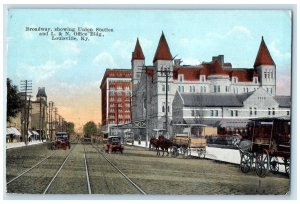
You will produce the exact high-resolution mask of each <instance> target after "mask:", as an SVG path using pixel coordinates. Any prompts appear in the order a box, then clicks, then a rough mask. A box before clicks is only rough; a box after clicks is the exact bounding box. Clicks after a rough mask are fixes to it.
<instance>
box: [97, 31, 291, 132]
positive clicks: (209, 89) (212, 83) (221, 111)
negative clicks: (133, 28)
mask: <svg viewBox="0 0 300 204" xmlns="http://www.w3.org/2000/svg"><path fill="white" fill-rule="evenodd" d="M181 63H182V62H181V60H180V59H174V58H173V56H172V54H171V51H170V49H169V46H168V43H167V40H166V37H165V35H164V33H162V35H161V37H160V40H159V43H158V46H157V49H156V52H155V54H154V57H153V64H152V65H146V64H145V56H144V53H143V50H142V46H141V45H140V43H139V40H138V39H137V41H136V45H135V49H134V51H133V53H132V59H131V65H132V66H131V69H107V70H106V72H105V75H104V77H103V79H102V83H101V86H100V89H101V93H102V127H103V130H104V131H107V132H109V131H110V129H111V128H112V127H116V126H118V127H120V128H121V127H124V129H126V128H131V129H132V131H133V132H134V134H135V135H142V136H145V135H146V134H148V132H147V131H146V130H148V131H149V130H150V131H151V130H153V129H165V130H167V132H169V133H170V134H172V133H173V132H177V131H178V130H177V129H178V127H180V126H181V125H184V124H186V125H192V124H203V125H207V126H213V127H217V128H223V129H225V130H226V131H227V132H233V131H245V128H246V124H247V122H248V121H249V119H252V118H261V117H268V118H269V117H290V108H291V97H290V96H280V95H277V94H276V64H275V62H274V61H273V59H272V56H271V54H270V52H269V50H268V48H267V45H266V43H265V41H264V39H263V37H262V39H261V42H260V46H259V49H258V53H257V56H256V58H254V64H253V68H234V67H232V64H231V63H229V62H226V61H225V58H224V56H223V55H219V56H213V57H212V60H211V61H210V62H203V63H201V64H198V65H181ZM130 93H131V94H130ZM145 124H146V126H147V127H148V129H146V128H145ZM150 134H151V133H150Z"/></svg>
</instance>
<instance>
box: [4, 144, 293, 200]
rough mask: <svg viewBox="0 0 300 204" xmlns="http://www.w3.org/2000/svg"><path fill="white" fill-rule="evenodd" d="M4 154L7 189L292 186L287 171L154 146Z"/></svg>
mask: <svg viewBox="0 0 300 204" xmlns="http://www.w3.org/2000/svg"><path fill="white" fill-rule="evenodd" d="M6 154H7V155H6V159H7V161H6V164H7V165H6V180H7V193H26V194H28V193H30V194H122V195H123V194H131V195H132V194H134V195H137V194H147V195H158V194H164V195H257V194H261V195H270V194H271V195H285V194H287V193H288V192H289V189H290V186H289V184H290V179H289V178H288V177H287V176H286V175H284V174H277V175H274V174H272V173H269V174H268V175H267V176H266V177H264V178H260V177H258V176H257V175H256V174H255V172H254V171H250V172H249V173H247V174H244V173H242V172H241V171H240V169H239V166H238V165H236V164H229V163H224V162H220V161H214V160H210V159H199V158H184V157H182V156H179V157H177V158H173V157H171V156H164V157H162V156H156V152H155V151H149V150H148V149H147V148H141V147H134V146H127V145H126V146H125V151H124V154H120V153H112V154H106V153H104V151H103V150H102V145H99V144H98V145H96V144H93V145H92V144H72V145H71V149H67V150H54V151H51V150H48V148H47V144H39V145H33V146H27V147H20V148H13V149H8V150H6ZM41 161H42V162H41ZM108 161H110V162H111V163H109V162H108ZM39 162H41V163H39ZM37 163H39V164H38V165H36V164H37ZM35 165H36V166H35ZM33 166H35V167H34V168H32V169H31V170H30V171H28V172H26V173H25V174H23V175H22V176H20V177H19V178H17V179H15V180H13V179H14V178H16V177H17V176H18V175H20V174H22V173H23V172H25V171H26V170H28V169H30V168H31V167H33ZM121 172H122V174H121ZM126 177H127V178H128V179H127V178H126Z"/></svg>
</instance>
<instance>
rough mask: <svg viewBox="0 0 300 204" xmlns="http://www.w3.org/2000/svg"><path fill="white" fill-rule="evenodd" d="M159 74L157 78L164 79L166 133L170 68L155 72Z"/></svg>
mask: <svg viewBox="0 0 300 204" xmlns="http://www.w3.org/2000/svg"><path fill="white" fill-rule="evenodd" d="M157 72H159V73H161V76H157V77H166V89H165V90H166V102H165V103H166V109H165V111H166V114H165V117H166V131H167V133H168V132H169V129H168V118H169V116H168V113H169V103H168V95H169V94H168V92H169V77H172V76H171V75H170V74H171V73H172V71H170V67H169V66H168V67H166V69H165V70H161V71H157Z"/></svg>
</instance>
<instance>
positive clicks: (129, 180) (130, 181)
mask: <svg viewBox="0 0 300 204" xmlns="http://www.w3.org/2000/svg"><path fill="white" fill-rule="evenodd" d="M92 147H93V148H94V149H96V150H97V152H98V153H99V154H100V155H101V156H102V157H103V158H104V159H105V160H106V161H107V162H108V163H109V164H110V165H111V166H112V167H114V169H115V170H117V171H118V172H119V173H120V174H121V175H122V176H123V177H124V178H125V179H126V180H127V181H128V182H129V183H130V184H131V185H132V186H133V187H134V188H135V189H137V190H138V191H139V192H140V193H142V194H143V195H147V193H146V192H145V191H143V190H142V189H141V188H140V187H139V186H138V185H137V184H136V183H134V182H133V181H132V180H131V179H130V178H129V177H128V176H127V175H126V174H125V173H123V172H122V171H121V170H120V169H119V168H118V167H117V166H116V165H115V164H114V163H112V162H111V161H110V160H109V159H108V158H107V157H106V156H105V155H104V154H103V152H101V151H99V150H98V149H97V148H96V147H95V146H94V145H92Z"/></svg>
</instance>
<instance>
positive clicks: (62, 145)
mask: <svg viewBox="0 0 300 204" xmlns="http://www.w3.org/2000/svg"><path fill="white" fill-rule="evenodd" d="M67 148H68V149H70V148H71V145H70V142H69V135H68V133H66V132H57V133H56V134H55V140H54V141H53V142H52V143H51V149H52V150H55V149H64V150H66V149H67Z"/></svg>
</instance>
